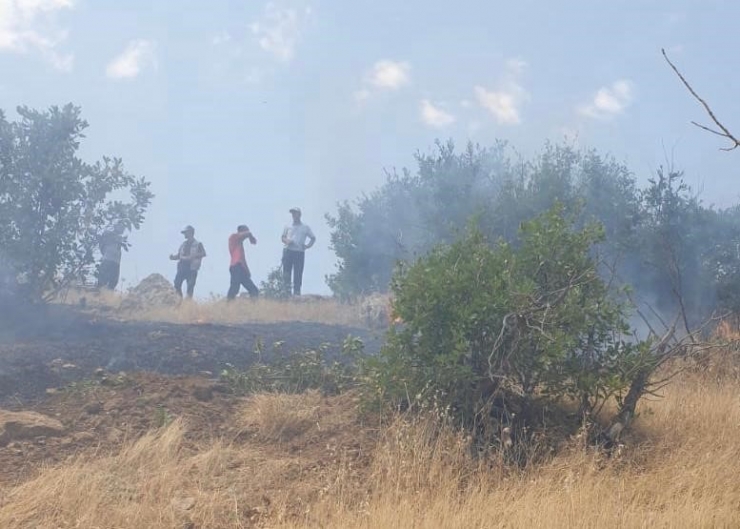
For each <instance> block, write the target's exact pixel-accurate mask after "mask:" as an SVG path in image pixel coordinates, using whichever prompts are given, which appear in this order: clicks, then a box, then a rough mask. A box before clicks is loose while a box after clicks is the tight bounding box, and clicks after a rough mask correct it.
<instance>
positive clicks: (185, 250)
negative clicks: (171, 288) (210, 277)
mask: <svg viewBox="0 0 740 529" xmlns="http://www.w3.org/2000/svg"><path fill="white" fill-rule="evenodd" d="M180 233H182V234H183V235H184V236H185V241H183V243H182V245H181V246H180V249H179V250H178V251H177V253H174V254H172V255H170V259H171V260H173V261H177V274H176V275H175V291H176V292H177V294H178V295H179V296H180V297H182V283H183V281H185V282H187V284H188V299H192V298H193V291H194V290H195V281H196V279H197V278H198V270H200V263H201V261H202V260H203V258H204V257H205V256H206V250H205V248H204V247H203V244H202V243H200V242H199V241H196V240H195V228H193V227H192V226H185V228H184V229H183V230H182V231H181V232H180Z"/></svg>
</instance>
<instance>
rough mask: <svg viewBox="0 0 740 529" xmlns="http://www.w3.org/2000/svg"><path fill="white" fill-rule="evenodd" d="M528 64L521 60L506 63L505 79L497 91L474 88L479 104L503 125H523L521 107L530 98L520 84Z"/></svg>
mask: <svg viewBox="0 0 740 529" xmlns="http://www.w3.org/2000/svg"><path fill="white" fill-rule="evenodd" d="M526 66H527V63H525V62H524V61H522V60H520V59H510V60H508V61H507V62H506V69H505V72H504V76H503V79H502V80H501V82H500V83H499V86H498V87H497V88H495V89H487V88H485V87H482V86H476V87H475V88H474V92H475V97H476V100H477V101H478V104H479V105H480V106H481V107H483V108H484V109H486V110H488V112H490V113H491V115H493V117H494V118H495V119H496V121H498V123H500V124H502V125H517V124H519V123H521V116H520V113H519V111H520V107H521V105H522V103H523V102H524V101H525V100H526V99H527V98H528V94H527V92H526V90H524V88H523V87H522V85H521V84H520V82H519V77H520V76H521V75H522V73H523V72H524V69H525V68H526Z"/></svg>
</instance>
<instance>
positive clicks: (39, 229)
mask: <svg viewBox="0 0 740 529" xmlns="http://www.w3.org/2000/svg"><path fill="white" fill-rule="evenodd" d="M17 112H18V114H19V115H20V120H19V121H16V122H9V121H7V120H6V118H5V115H4V114H3V113H1V112H0V225H2V226H3V227H4V229H3V230H2V231H0V252H1V254H0V257H2V260H3V261H5V262H6V263H7V264H6V267H7V268H8V269H9V270H8V274H9V275H10V276H11V277H12V279H13V281H14V282H15V283H19V282H20V283H21V284H22V286H23V289H22V290H23V294H24V296H25V297H27V298H29V299H32V300H41V299H43V298H44V297H45V296H48V295H49V294H50V293H52V292H54V291H55V290H57V289H59V288H60V287H61V286H63V285H65V284H67V283H68V282H69V281H71V280H74V279H80V278H84V277H85V276H86V275H87V274H89V273H90V269H91V267H92V265H93V263H94V261H95V255H94V252H95V249H96V248H97V244H98V240H99V237H100V235H101V233H102V232H103V231H104V230H105V229H106V228H108V227H111V226H113V225H116V224H119V223H120V224H122V225H123V226H124V227H125V228H127V229H128V230H132V229H138V228H139V227H140V226H141V223H142V222H143V220H144V214H145V212H146V209H147V207H148V206H149V203H150V202H151V199H152V198H153V194H152V193H151V191H150V190H149V183H148V182H147V181H146V180H145V179H143V178H136V177H134V176H133V175H131V174H129V173H128V172H126V171H125V170H124V167H123V163H122V161H121V160H120V159H118V158H108V157H105V158H103V160H102V161H99V162H96V163H94V164H88V163H85V162H83V161H82V160H81V159H80V158H79V157H78V156H77V150H78V148H79V146H80V142H81V140H82V139H83V138H84V134H83V132H84V130H85V129H86V128H87V126H88V124H87V122H86V121H84V120H83V119H82V118H81V117H80V115H81V109H80V108H79V107H76V106H73V105H72V104H68V105H66V106H64V107H63V108H59V107H56V106H53V107H51V108H50V109H49V110H47V111H43V112H42V111H37V110H32V109H29V108H27V107H19V108H18V109H17ZM127 195H128V196H127Z"/></svg>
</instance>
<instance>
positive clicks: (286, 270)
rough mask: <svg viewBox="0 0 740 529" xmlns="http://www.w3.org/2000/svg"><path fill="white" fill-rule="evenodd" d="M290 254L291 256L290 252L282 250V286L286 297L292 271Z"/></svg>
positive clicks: (288, 291) (288, 293)
mask: <svg viewBox="0 0 740 529" xmlns="http://www.w3.org/2000/svg"><path fill="white" fill-rule="evenodd" d="M291 254H293V252H291V251H290V250H286V249H284V250H283V284H284V287H285V293H286V294H287V295H290V285H291V282H290V276H291V275H292V271H293V259H292V255H291Z"/></svg>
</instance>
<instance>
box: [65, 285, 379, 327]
mask: <svg viewBox="0 0 740 529" xmlns="http://www.w3.org/2000/svg"><path fill="white" fill-rule="evenodd" d="M83 299H84V305H85V307H86V308H88V309H91V310H100V311H105V312H107V313H111V312H112V313H113V314H114V315H115V316H117V317H120V318H122V319H127V320H138V321H162V322H169V323H181V324H197V323H201V324H202V323H220V324H240V323H273V322H294V321H304V322H314V323H325V324H331V325H348V326H359V327H365V326H367V325H368V324H370V325H374V324H376V323H378V324H381V325H382V324H384V323H385V319H386V315H385V313H383V312H382V311H387V307H386V305H387V303H388V301H387V298H386V297H382V296H377V295H375V296H372V297H370V298H368V299H367V300H362V301H360V302H357V303H352V304H348V303H340V302H339V301H337V300H336V299H334V298H329V297H320V296H315V297H313V296H305V297H303V298H300V299H297V300H289V301H278V300H271V299H266V298H259V299H257V300H254V301H253V300H250V299H244V298H237V299H236V300H235V301H234V302H232V303H227V302H226V301H225V300H223V299H217V300H213V301H194V300H184V301H183V302H182V303H181V304H180V305H179V306H174V307H172V306H159V307H149V308H146V309H144V310H136V311H119V307H120V305H121V301H122V300H123V299H124V295H121V294H118V293H113V292H109V291H100V292H93V291H89V292H86V291H74V290H70V291H69V292H65V295H64V296H63V297H59V298H57V299H56V300H55V301H56V302H58V303H65V304H70V305H80V304H81V300H83Z"/></svg>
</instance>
